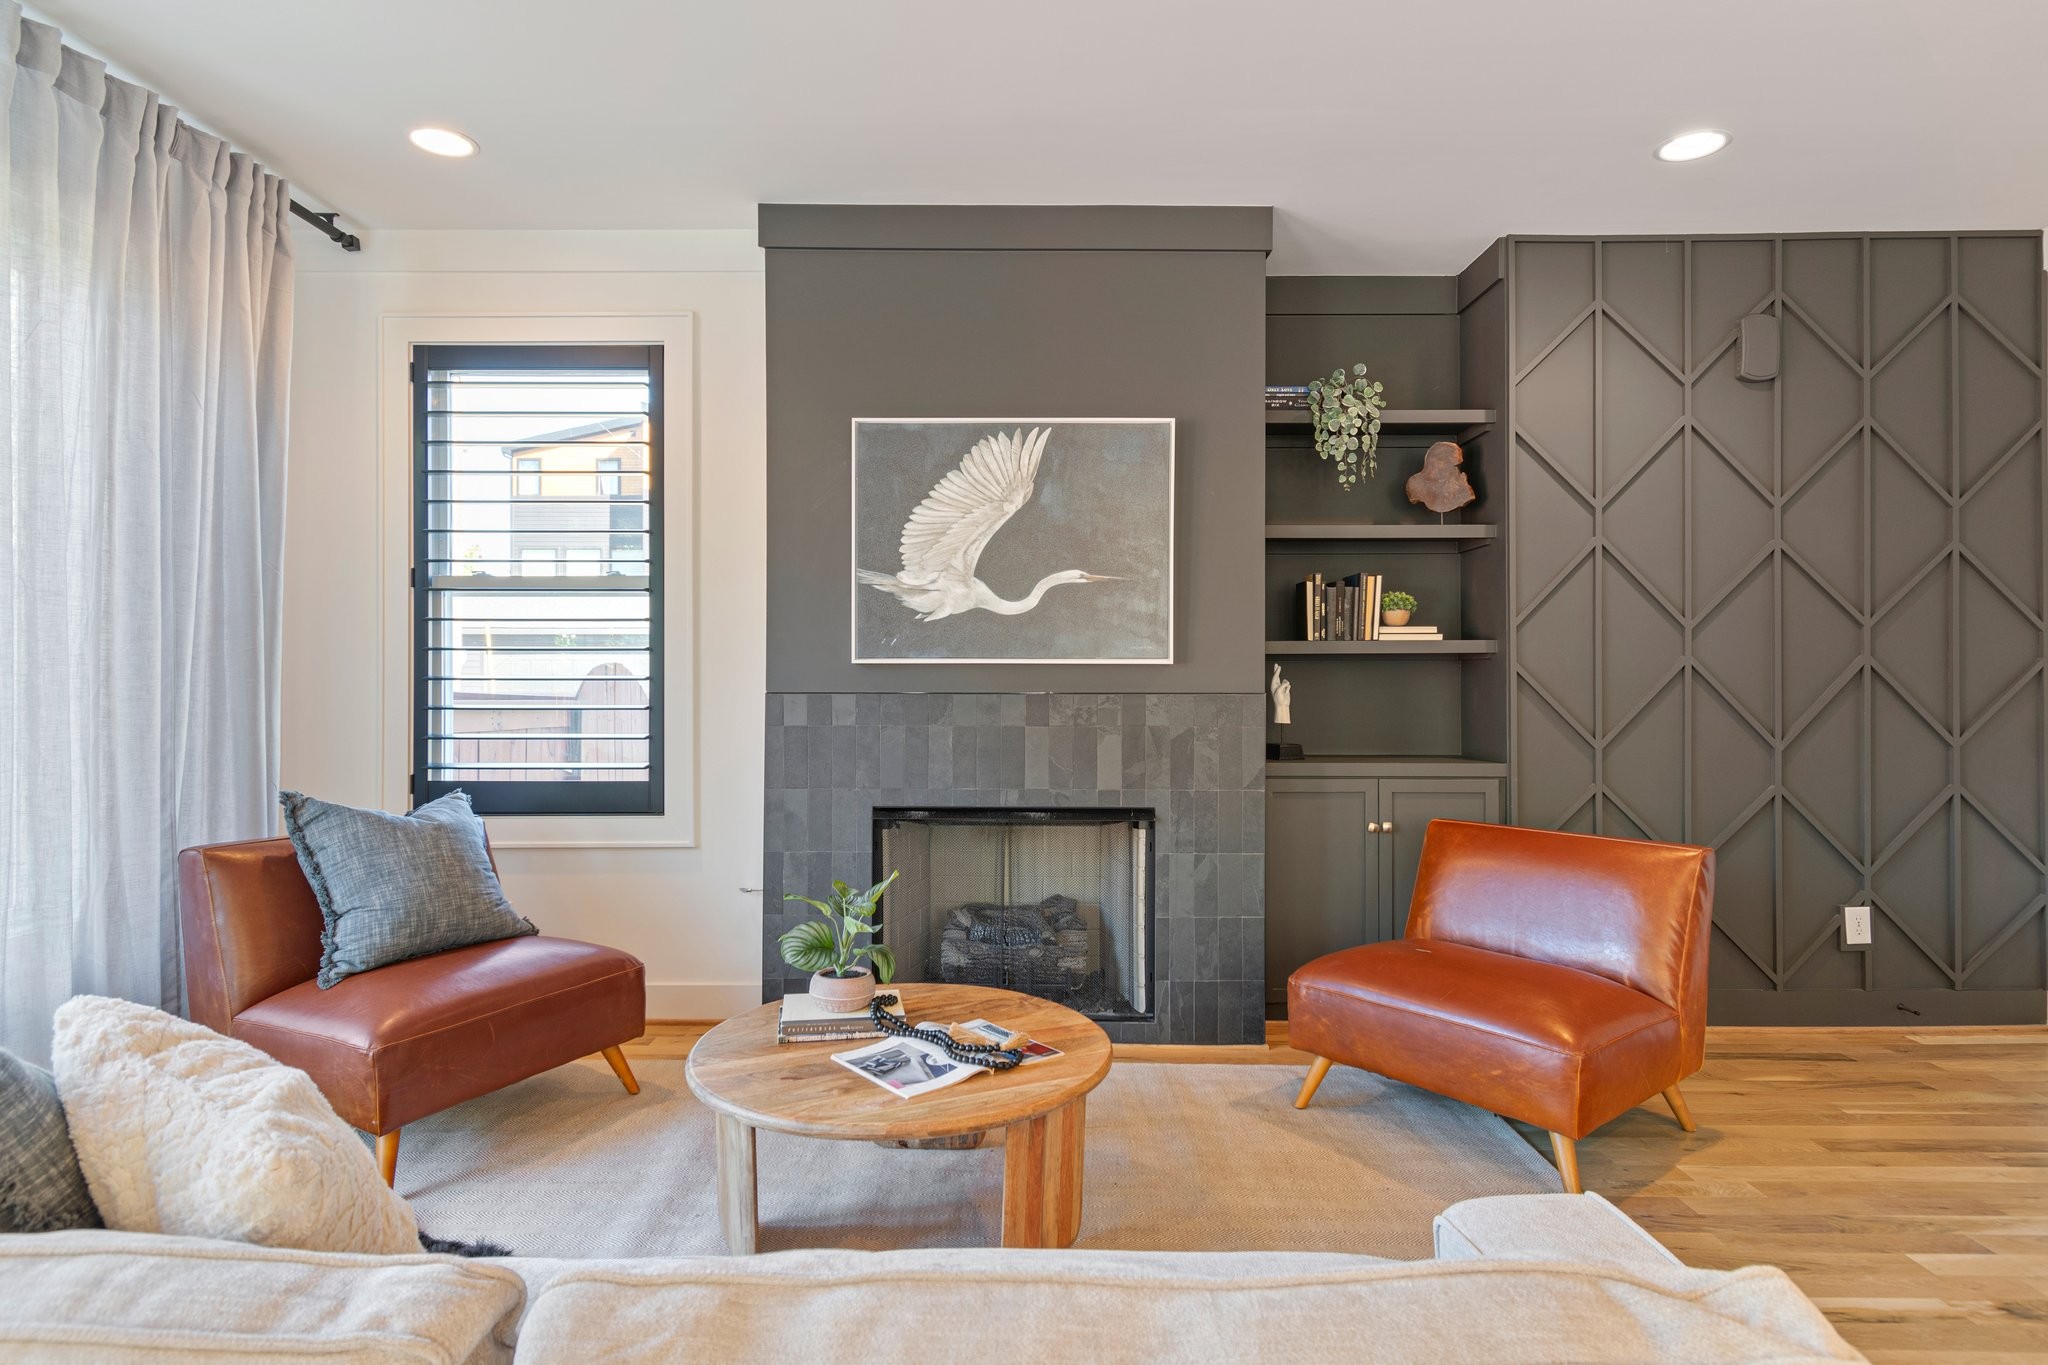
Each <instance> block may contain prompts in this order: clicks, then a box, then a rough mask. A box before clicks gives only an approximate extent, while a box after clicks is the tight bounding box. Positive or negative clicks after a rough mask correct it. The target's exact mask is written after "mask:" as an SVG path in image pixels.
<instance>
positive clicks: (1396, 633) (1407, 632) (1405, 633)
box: [1380, 625, 1444, 640]
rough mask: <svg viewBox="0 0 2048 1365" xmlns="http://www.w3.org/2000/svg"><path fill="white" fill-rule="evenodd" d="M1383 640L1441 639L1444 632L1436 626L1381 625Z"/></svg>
mask: <svg viewBox="0 0 2048 1365" xmlns="http://www.w3.org/2000/svg"><path fill="white" fill-rule="evenodd" d="M1380 638H1381V639H1382V640H1441V639H1443V638H1444V633H1443V632H1442V631H1441V630H1439V629H1437V628H1436V627H1435V626H1384V625H1383V626H1381V627H1380Z"/></svg>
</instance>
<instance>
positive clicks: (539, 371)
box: [412, 346, 662, 815]
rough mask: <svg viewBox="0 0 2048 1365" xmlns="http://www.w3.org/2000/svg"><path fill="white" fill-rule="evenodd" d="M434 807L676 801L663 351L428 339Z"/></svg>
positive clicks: (427, 687)
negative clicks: (667, 616) (666, 758)
mask: <svg viewBox="0 0 2048 1365" xmlns="http://www.w3.org/2000/svg"><path fill="white" fill-rule="evenodd" d="M412 373H413V432H414V442H413V444H414V471H415V480H414V487H415V489H416V493H415V510H414V519H413V520H414V550H413V563H414V570H413V597H414V656H415V658H414V699H415V702H414V722H413V724H414V733H413V753H414V759H413V779H412V787H413V790H412V796H413V800H414V802H415V803H416V804H417V803H420V802H425V801H431V800H432V799H434V798H435V797H437V796H441V795H443V794H445V793H447V792H450V791H453V790H455V789H457V788H461V789H462V790H463V791H465V792H467V793H469V796H470V799H471V801H472V802H474V803H475V806H476V808H477V810H479V811H481V812H484V813H486V814H493V815H569V814H575V815H592V814H632V815H647V814H660V813H661V811H662V761H661V755H662V749H661V733H662V702H661V697H662V694H661V680H662V654H661V591H662V589H661V565H662V536H661V507H660V504H659V503H658V502H657V501H656V500H655V490H656V489H657V487H658V486H659V485H660V471H661V444H662V443H661V410H662V406H661V348H660V347H659V346H418V347H415V348H414V349H413V371H412Z"/></svg>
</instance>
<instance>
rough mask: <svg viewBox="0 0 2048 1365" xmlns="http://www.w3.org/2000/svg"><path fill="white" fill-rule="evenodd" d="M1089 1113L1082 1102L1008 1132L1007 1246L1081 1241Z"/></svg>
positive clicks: (1005, 1159)
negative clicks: (1076, 1239)
mask: <svg viewBox="0 0 2048 1365" xmlns="http://www.w3.org/2000/svg"><path fill="white" fill-rule="evenodd" d="M1087 1110H1088V1102H1087V1100H1086V1099H1077V1100H1075V1101H1074V1102H1073V1103H1072V1104H1069V1105H1067V1106H1066V1107H1065V1108H1062V1109H1055V1110H1054V1111H1053V1112H1052V1113H1050V1114H1047V1115H1045V1116H1044V1117H1042V1118H1035V1119H1027V1120H1026V1121H1024V1122H1023V1123H1018V1124H1012V1125H1011V1126H1010V1127H1009V1128H1008V1129H1007V1130H1005V1136H1004V1138H1003V1245H1004V1246H1006V1247H1065V1246H1072V1245H1073V1244H1074V1238H1075V1237H1077V1236H1079V1235H1080V1232H1081V1171H1082V1161H1083V1157H1084V1156H1085V1147H1086V1143H1085V1141H1084V1139H1085V1135H1086V1132H1087Z"/></svg>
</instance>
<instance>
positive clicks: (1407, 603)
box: [1380, 592, 1415, 626]
mask: <svg viewBox="0 0 2048 1365" xmlns="http://www.w3.org/2000/svg"><path fill="white" fill-rule="evenodd" d="M1414 610H1415V596H1414V594H1412V593H1405V592H1389V593H1382V594H1380V620H1381V621H1382V622H1384V623H1385V624H1387V625H1390V626H1405V625H1407V624H1408V614H1409V613H1410V612H1412V611H1414Z"/></svg>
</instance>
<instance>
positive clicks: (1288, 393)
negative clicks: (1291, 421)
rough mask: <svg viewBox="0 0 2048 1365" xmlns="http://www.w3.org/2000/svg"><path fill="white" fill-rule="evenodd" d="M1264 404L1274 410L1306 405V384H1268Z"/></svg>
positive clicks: (1304, 406)
mask: <svg viewBox="0 0 2048 1365" xmlns="http://www.w3.org/2000/svg"><path fill="white" fill-rule="evenodd" d="M1266 406H1267V408H1269V409H1271V410H1274V411H1286V410H1289V409H1295V408H1306V407H1307V406H1308V385H1306V384H1268V385H1266Z"/></svg>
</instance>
